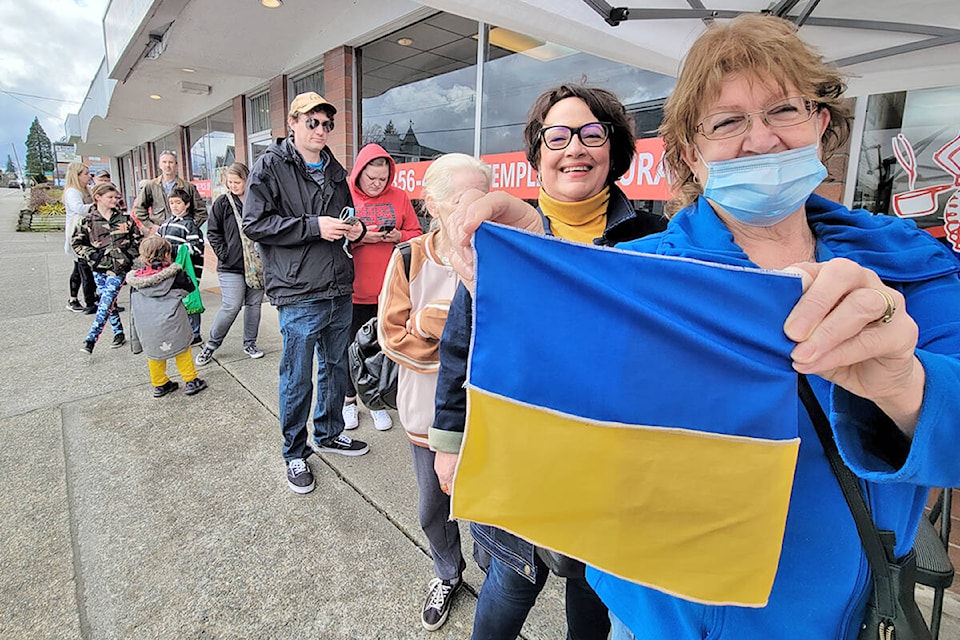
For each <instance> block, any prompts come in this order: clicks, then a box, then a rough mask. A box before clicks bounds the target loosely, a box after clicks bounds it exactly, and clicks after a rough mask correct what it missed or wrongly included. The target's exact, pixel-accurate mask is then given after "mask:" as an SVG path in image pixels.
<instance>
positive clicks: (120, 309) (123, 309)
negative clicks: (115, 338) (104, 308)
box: [113, 304, 127, 313]
mask: <svg viewBox="0 0 960 640" xmlns="http://www.w3.org/2000/svg"><path fill="white" fill-rule="evenodd" d="M113 309H114V311H116V312H117V313H120V312H121V311H126V310H127V308H126V307H121V306H120V305H118V304H115V305H113Z"/></svg>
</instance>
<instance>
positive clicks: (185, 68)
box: [180, 67, 197, 73]
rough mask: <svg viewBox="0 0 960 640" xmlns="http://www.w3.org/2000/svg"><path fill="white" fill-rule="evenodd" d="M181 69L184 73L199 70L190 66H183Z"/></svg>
mask: <svg viewBox="0 0 960 640" xmlns="http://www.w3.org/2000/svg"><path fill="white" fill-rule="evenodd" d="M180 71H183V72H184V73H196V72H197V70H196V69H191V68H190V67H181V68H180Z"/></svg>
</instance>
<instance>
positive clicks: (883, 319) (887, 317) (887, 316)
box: [870, 289, 897, 324]
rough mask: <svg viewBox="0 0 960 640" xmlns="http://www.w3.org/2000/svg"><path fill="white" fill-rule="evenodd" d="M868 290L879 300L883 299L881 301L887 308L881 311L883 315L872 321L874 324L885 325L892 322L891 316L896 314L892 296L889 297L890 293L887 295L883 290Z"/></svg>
mask: <svg viewBox="0 0 960 640" xmlns="http://www.w3.org/2000/svg"><path fill="white" fill-rule="evenodd" d="M870 290H871V291H875V292H876V293H877V294H878V295H879V296H880V297H881V298H883V301H884V302H885V303H886V305H887V307H886V308H885V309H884V310H883V314H882V315H881V316H880V317H879V318H877V319H876V320H874V322H879V323H881V324H887V323H888V322H890V321H891V320H893V314H895V313H896V312H897V303H896V301H894V299H893V296H892V295H890V293H888V292H887V291H884V290H883V289H870Z"/></svg>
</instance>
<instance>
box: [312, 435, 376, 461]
mask: <svg viewBox="0 0 960 640" xmlns="http://www.w3.org/2000/svg"><path fill="white" fill-rule="evenodd" d="M317 450H318V451H319V452H320V453H339V454H340V455H342V456H362V455H363V454H365V453H366V452H367V451H370V447H368V446H367V443H366V442H362V441H360V440H353V439H352V438H348V437H347V436H345V435H343V434H342V433H341V434H340V435H338V436H337V437H336V438H334V439H333V440H331V441H330V442H328V443H326V444H321V445H320V447H319V448H318V449H317Z"/></svg>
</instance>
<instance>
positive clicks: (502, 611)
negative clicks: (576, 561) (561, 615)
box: [472, 556, 610, 640]
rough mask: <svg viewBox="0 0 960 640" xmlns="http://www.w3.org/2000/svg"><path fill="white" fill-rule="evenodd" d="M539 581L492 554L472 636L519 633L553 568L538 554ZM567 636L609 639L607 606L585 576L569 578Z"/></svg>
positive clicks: (502, 638) (503, 639) (494, 638)
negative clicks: (529, 578) (527, 576)
mask: <svg viewBox="0 0 960 640" xmlns="http://www.w3.org/2000/svg"><path fill="white" fill-rule="evenodd" d="M535 562H536V563H537V581H536V583H533V582H530V581H529V580H527V579H526V578H524V577H523V576H521V575H520V574H519V573H517V572H516V571H514V570H513V569H511V568H510V566H509V565H508V564H506V563H504V562H503V561H502V560H499V559H498V558H497V557H496V556H492V557H491V558H490V568H489V569H487V577H486V579H485V580H484V581H483V586H482V587H481V588H480V595H479V597H478V598H477V610H476V612H475V613H474V616H473V636H472V640H507V639H511V638H516V637H517V636H518V635H520V629H521V628H522V627H523V623H524V621H525V620H526V619H527V614H528V613H530V609H532V608H533V605H534V603H535V602H536V601H537V596H539V595H540V592H541V591H542V590H543V585H544V584H546V582H547V576H548V575H549V574H550V570H549V569H548V568H547V566H546V565H545V564H544V563H543V560H541V559H540V557H539V556H537V557H536V558H535ZM566 610H567V640H606V639H607V633H608V632H609V630H610V618H609V616H608V613H607V607H606V606H604V604H603V603H602V602H601V601H600V598H598V597H597V594H596V593H594V591H593V589H592V588H591V587H590V585H589V584H587V581H586V579H585V578H566Z"/></svg>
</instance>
